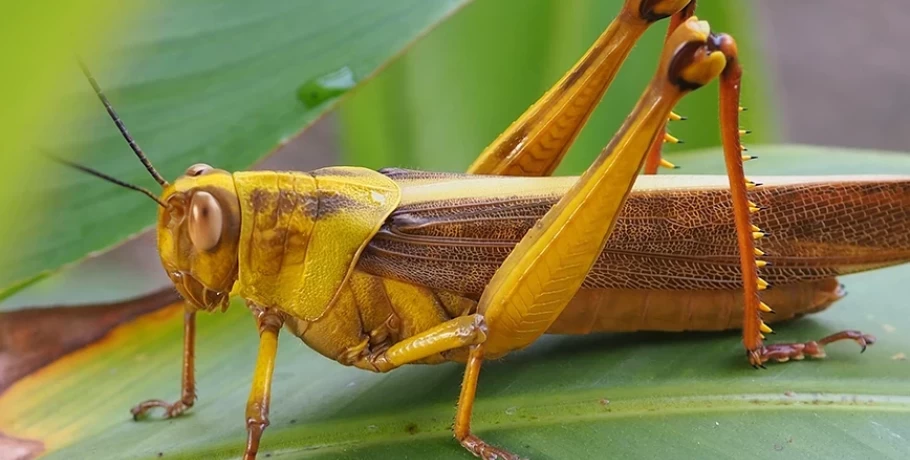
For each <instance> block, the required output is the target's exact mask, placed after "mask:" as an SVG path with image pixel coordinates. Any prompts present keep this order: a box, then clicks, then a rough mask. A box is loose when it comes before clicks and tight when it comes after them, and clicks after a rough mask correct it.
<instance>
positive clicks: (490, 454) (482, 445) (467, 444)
mask: <svg viewBox="0 0 910 460" xmlns="http://www.w3.org/2000/svg"><path fill="white" fill-rule="evenodd" d="M461 445H462V446H464V448H465V449H468V451H470V452H471V453H472V454H474V455H475V456H477V457H480V458H482V459H483V460H521V457H519V456H517V455H515V454H512V453H509V452H507V451H505V450H502V449H500V448H498V447H496V446H491V445H489V444H487V443H486V442H484V441H483V440H482V439H480V438H478V437H477V436H474V435H473V434H469V435H467V436H466V437H465V438H464V439H462V440H461Z"/></svg>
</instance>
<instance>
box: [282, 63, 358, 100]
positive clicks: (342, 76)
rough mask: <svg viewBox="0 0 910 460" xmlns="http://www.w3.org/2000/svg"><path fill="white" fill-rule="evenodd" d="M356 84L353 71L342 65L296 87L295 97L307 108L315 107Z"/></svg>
mask: <svg viewBox="0 0 910 460" xmlns="http://www.w3.org/2000/svg"><path fill="white" fill-rule="evenodd" d="M356 84H357V80H356V79H355V78H354V71H352V70H351V69H350V68H349V67H342V68H340V69H338V70H336V71H334V72H330V73H327V74H325V75H322V76H319V77H316V78H314V79H312V80H309V81H307V82H306V83H304V84H302V85H300V87H298V88H297V99H298V100H300V102H302V103H303V105H305V106H307V108H310V109H312V108H316V107H318V106H320V105H322V104H324V103H325V102H327V101H330V100H332V99H335V98H336V97H338V96H341V95H342V94H344V93H346V92H347V91H348V90H349V89H351V88H353V87H354V85H356Z"/></svg>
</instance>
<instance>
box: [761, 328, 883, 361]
mask: <svg viewBox="0 0 910 460" xmlns="http://www.w3.org/2000/svg"><path fill="white" fill-rule="evenodd" d="M839 340H852V341H854V342H856V343H857V345H859V346H860V347H861V349H860V353H862V352H864V351H866V347H868V346H870V345H873V344H875V337H873V336H871V335H868V334H863V333H862V332H860V331H852V330H849V331H841V332H838V333H836V334H831V335H829V336H827V337H825V338H823V339H820V340H818V341H815V340H812V341H809V342H805V343H776V344H773V345H768V346H766V347H762V348H761V349H760V350H756V351H754V352H753V353H754V355H753V354H750V356H749V361H750V363H751V364H752V366H753V367H756V365H758V366H761V367H764V366H763V365H762V364H763V363H765V362H767V361H771V360H774V361H777V362H779V363H784V362H787V361H789V360H791V359H792V360H796V361H799V360H802V359H805V357H806V356H809V357H810V358H824V357H825V356H827V355H826V353H825V347H824V346H825V345H827V344H829V343H832V342H837V341H839Z"/></svg>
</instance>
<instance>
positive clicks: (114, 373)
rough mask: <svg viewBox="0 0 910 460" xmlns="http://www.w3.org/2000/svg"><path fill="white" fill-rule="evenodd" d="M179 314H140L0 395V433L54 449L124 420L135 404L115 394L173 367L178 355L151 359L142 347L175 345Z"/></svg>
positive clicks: (169, 310) (175, 309)
mask: <svg viewBox="0 0 910 460" xmlns="http://www.w3.org/2000/svg"><path fill="white" fill-rule="evenodd" d="M182 310H183V304H182V303H176V304H173V305H170V306H168V307H166V308H163V309H161V310H158V311H156V312H154V313H151V314H148V315H145V316H143V317H141V318H139V319H137V320H136V321H133V322H131V323H128V324H126V325H123V326H120V327H118V328H116V329H114V330H113V331H112V332H111V333H109V334H108V335H107V336H106V337H104V338H103V339H102V340H100V341H98V342H96V343H94V344H92V345H90V346H88V347H85V348H83V349H81V350H78V351H76V352H73V353H71V354H69V355H67V356H65V357H63V358H61V359H59V360H57V361H56V362H54V363H52V364H51V365H49V366H47V367H45V368H43V369H41V370H39V371H37V372H35V373H33V374H31V375H29V376H27V377H25V378H23V379H22V380H20V381H19V382H17V383H16V384H15V385H13V386H12V387H11V388H9V390H7V391H6V392H4V393H3V394H2V395H0V407H2V408H3V410H2V411H0V432H3V433H5V434H6V435H10V436H14V437H17V438H24V439H34V440H41V441H42V442H44V444H45V448H46V449H47V450H54V449H57V448H60V447H62V446H65V445H67V444H69V443H71V442H73V440H74V439H78V438H82V437H87V436H91V435H93V434H96V433H99V432H101V431H103V430H105V429H106V427H107V426H108V425H110V424H111V423H112V422H121V421H122V420H124V419H126V418H128V417H129V411H128V410H129V407H130V404H131V403H135V402H138V401H132V402H130V401H125V400H123V399H122V398H121V397H118V395H122V394H124V390H125V389H127V388H131V387H135V386H136V385H141V383H142V381H143V380H145V379H146V377H147V374H148V373H149V372H155V371H160V370H162V368H164V369H169V368H173V369H179V360H180V359H181V358H180V355H179V353H177V354H174V355H173V356H171V357H170V358H171V359H166V358H167V356H168V355H165V354H161V353H159V354H158V355H157V359H154V360H151V359H149V355H148V353H147V350H148V349H147V348H146V347H150V346H153V347H156V348H157V347H159V346H161V347H169V348H172V347H173V346H172V345H170V344H166V343H164V342H165V341H169V342H174V344H176V345H178V346H179V345H180V334H181V333H182V332H181V331H182V323H181V322H182V318H183V316H182V315H181V314H180V313H181V312H182ZM156 337H157V339H155V340H154V342H153V343H149V340H148V339H151V338H156ZM159 341H160V342H161V343H160V344H158V343H155V342H159ZM163 361H170V362H163ZM175 384H179V380H175ZM175 394H176V393H175ZM48 401H53V402H55V403H54V404H48ZM112 413H113V414H119V416H118V417H111V416H110V414H112Z"/></svg>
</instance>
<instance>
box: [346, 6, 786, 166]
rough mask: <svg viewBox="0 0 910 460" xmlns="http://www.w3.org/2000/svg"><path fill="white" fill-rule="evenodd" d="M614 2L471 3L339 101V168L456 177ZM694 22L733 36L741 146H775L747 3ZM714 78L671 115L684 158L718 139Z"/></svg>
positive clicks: (616, 101)
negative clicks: (745, 133) (738, 66)
mask: <svg viewBox="0 0 910 460" xmlns="http://www.w3.org/2000/svg"><path fill="white" fill-rule="evenodd" d="M621 5H622V1H621V0H572V1H562V0H497V1H489V0H483V1H476V2H474V3H473V4H472V5H470V6H469V7H467V8H465V9H464V10H463V11H462V12H460V13H459V14H458V15H456V16H455V17H453V18H451V20H449V21H447V22H445V23H444V24H442V25H441V26H440V27H439V28H438V29H437V30H435V31H434V32H433V34H431V35H429V36H428V37H426V39H424V40H422V41H420V42H418V43H417V44H416V45H415V46H414V47H413V49H411V50H410V51H409V52H408V53H407V54H406V55H405V56H404V57H403V58H402V59H399V60H397V61H395V62H394V63H393V64H392V65H390V66H389V68H388V69H386V70H385V72H383V73H382V74H381V75H380V76H379V77H378V78H375V79H373V80H371V81H369V82H367V83H366V84H364V85H363V86H361V87H360V88H358V89H357V90H356V91H355V92H354V93H353V94H352V95H351V97H349V98H347V99H346V100H344V101H343V102H342V104H341V110H340V125H341V127H340V134H341V135H340V142H341V145H342V152H343V155H342V162H343V163H345V164H356V165H363V166H368V167H371V168H381V167H386V166H399V167H407V168H417V169H430V170H439V171H463V170H464V169H465V168H466V167H467V166H468V165H469V164H470V163H471V161H472V160H473V159H474V158H475V157H476V156H477V154H478V153H479V152H480V151H481V150H483V148H484V147H486V146H487V145H488V144H489V143H490V142H491V141H492V140H493V139H494V138H495V137H496V136H497V135H498V134H499V133H500V132H501V131H502V130H504V129H505V128H506V127H507V126H508V125H509V124H510V123H511V122H512V121H513V120H515V119H516V118H518V117H519V116H520V115H521V113H522V112H523V111H524V110H525V109H527V108H528V107H529V106H530V105H531V104H532V103H533V102H534V101H535V100H537V98H538V97H540V96H541V95H542V94H543V93H544V91H546V90H547V89H548V88H549V87H550V86H552V85H553V84H554V83H556V81H557V80H558V79H559V78H560V77H561V76H562V75H563V74H564V73H565V72H566V71H567V70H568V69H569V68H570V67H571V66H572V65H573V64H574V63H575V61H576V60H578V58H579V57H580V56H581V55H582V54H583V53H584V52H585V50H587V49H588V47H589V46H591V44H592V43H593V42H594V39H595V38H597V36H598V35H600V33H601V32H603V30H604V29H605V28H606V26H607V24H608V23H609V21H610V20H611V19H612V18H613V17H614V16H615V15H616V12H617V11H619V9H620V6H621ZM697 15H698V17H699V18H703V19H706V20H708V21H709V22H710V24H711V28H712V30H714V31H720V32H726V33H729V34H731V35H733V36H734V37H735V38H736V40H737V44H738V46H739V52H740V57H741V60H742V64H743V66H744V68H745V69H746V72H747V73H746V76H745V78H744V83H743V105H745V106H746V107H749V108H750V112H748V113H747V114H745V116H744V117H743V123H744V124H746V125H747V127H748V128H749V129H752V130H753V133H754V134H752V135H751V136H750V137H748V138H747V139H745V142H748V143H757V142H769V141H774V140H776V139H777V137H776V128H775V126H774V125H773V124H772V122H771V118H770V116H771V115H770V114H771V113H773V111H774V107H771V106H770V103H769V101H770V98H769V97H767V95H768V94H769V92H770V91H771V89H770V84H769V79H768V78H766V74H765V72H766V69H767V66H766V65H765V63H764V62H763V54H762V53H761V52H760V49H759V44H758V37H757V36H756V34H755V29H756V27H757V25H756V24H755V23H754V21H752V20H751V19H752V18H754V16H755V15H754V12H753V5H751V3H750V2H747V1H743V0H729V1H714V2H700V3H699V4H698V10H697ZM666 31H667V21H661V22H660V23H658V24H656V25H655V26H653V27H651V28H650V29H649V30H648V32H647V33H646V34H645V36H644V37H643V38H642V40H641V41H640V42H639V44H638V45H637V46H636V49H635V50H633V52H632V53H631V54H630V56H629V58H628V60H627V61H626V63H625V65H624V66H623V68H622V70H621V71H620V72H619V74H618V75H617V77H616V79H615V80H614V82H613V84H612V85H611V86H610V88H609V90H608V92H607V94H606V96H605V97H604V99H603V103H602V104H601V105H600V106H599V107H598V108H597V110H596V112H595V113H594V114H593V116H592V117H591V119H590V120H589V122H588V125H587V127H586V128H585V130H584V131H583V132H582V133H581V135H580V136H579V138H578V140H577V142H576V143H575V145H574V146H573V147H572V150H571V151H570V152H569V154H568V155H567V157H566V161H565V162H564V163H563V164H562V166H561V167H560V168H559V170H557V174H562V175H565V174H578V173H580V172H581V171H582V170H584V168H585V167H587V165H588V164H590V162H591V161H592V160H593V158H594V157H595V156H596V155H597V154H598V153H599V152H600V150H601V149H602V148H603V147H604V146H605V145H606V144H607V142H608V141H609V139H610V137H611V136H612V135H613V133H615V132H616V130H617V129H618V128H619V126H620V125H621V124H622V122H623V120H624V119H625V117H626V116H627V115H628V114H629V113H630V112H631V109H632V107H633V106H634V104H635V101H636V100H637V99H638V97H639V96H640V95H641V93H642V92H643V91H644V88H645V86H646V85H647V83H648V81H650V79H651V77H652V76H653V74H654V70H655V68H656V66H657V61H658V57H659V56H660V51H661V49H662V47H663V41H664V36H665V34H666ZM716 87H717V83H716V82H715V83H712V84H711V85H710V86H709V87H706V88H704V89H701V90H699V91H696V92H694V93H692V94H689V95H687V96H686V97H685V98H684V99H683V101H682V103H680V105H679V107H678V109H677V112H678V113H680V114H682V115H685V116H687V117H688V118H689V121H687V122H685V123H674V124H671V126H670V127H669V128H670V130H671V132H672V133H674V134H676V135H677V137H680V138H682V139H683V140H684V142H685V143H684V144H680V145H677V146H670V147H668V151H674V152H677V151H684V150H689V149H697V148H703V147H709V146H715V145H719V144H720V137H719V133H718V131H717V122H716V120H717V89H716Z"/></svg>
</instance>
